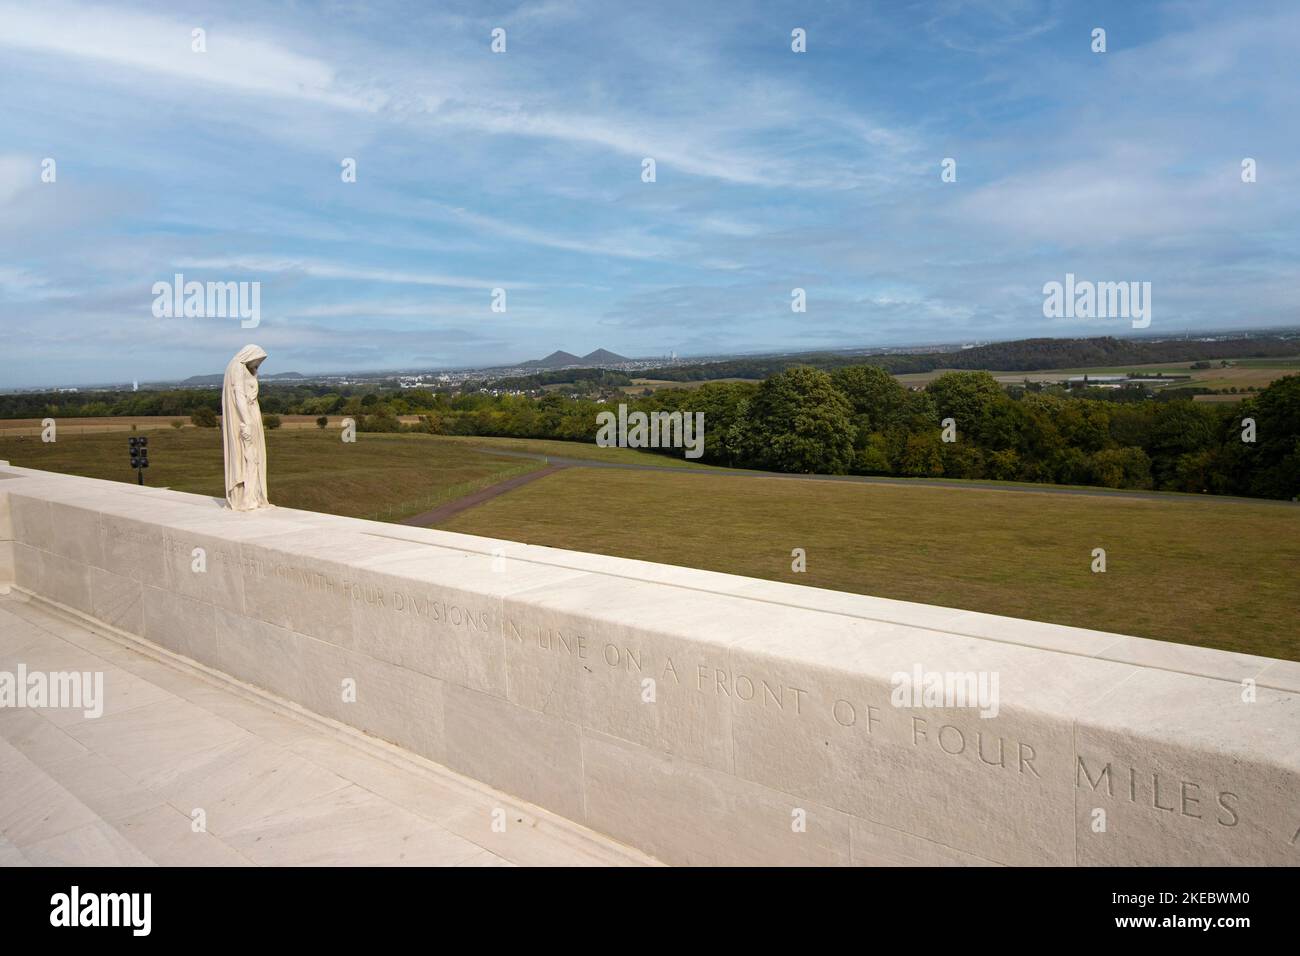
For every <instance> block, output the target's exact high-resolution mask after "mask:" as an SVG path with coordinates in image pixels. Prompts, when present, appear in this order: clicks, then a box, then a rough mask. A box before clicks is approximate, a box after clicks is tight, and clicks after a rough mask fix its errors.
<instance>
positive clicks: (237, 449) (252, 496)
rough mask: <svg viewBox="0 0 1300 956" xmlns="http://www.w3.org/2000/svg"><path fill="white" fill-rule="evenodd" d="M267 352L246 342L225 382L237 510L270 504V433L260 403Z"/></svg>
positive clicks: (226, 435) (225, 436)
mask: <svg viewBox="0 0 1300 956" xmlns="http://www.w3.org/2000/svg"><path fill="white" fill-rule="evenodd" d="M265 359H266V352H265V351H263V350H262V349H261V348H259V347H258V346H256V345H245V346H244V347H243V348H242V349H240V350H239V351H238V352H237V353H236V354H235V357H234V358H233V359H231V360H230V364H229V365H227V366H226V377H225V379H224V381H223V382H222V383H221V445H222V448H223V449H224V451H225V453H226V501H228V502H230V507H231V508H232V509H233V510H235V511H254V510H256V509H258V508H269V507H270V505H271V503H270V501H268V500H267V497H266V435H265V433H264V432H263V431H262V410H261V409H260V408H258V405H257V367H258V366H259V365H261V364H262V362H263V361H264V360H265Z"/></svg>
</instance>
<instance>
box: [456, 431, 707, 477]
mask: <svg viewBox="0 0 1300 956" xmlns="http://www.w3.org/2000/svg"><path fill="white" fill-rule="evenodd" d="M432 437H433V439H434V440H435V441H439V442H452V443H459V444H462V445H468V446H472V447H483V448H501V449H505V450H507V451H525V452H528V453H529V454H533V455H552V456H554V457H556V458H582V459H584V460H587V461H608V462H616V463H622V464H625V465H664V466H667V467H669V468H702V469H706V470H711V471H719V470H721V471H727V470H728V469H725V468H722V469H719V468H718V467H717V466H716V465H705V464H701V463H700V462H698V461H695V460H693V459H690V458H684V457H682V452H681V451H680V450H679V451H677V452H676V453H675V454H672V455H668V454H658V453H655V452H649V451H641V450H639V449H636V448H602V447H600V446H599V445H597V444H595V443H594V442H579V441H557V440H553V439H549V438H479V437H476V436H468V435H434V436H432Z"/></svg>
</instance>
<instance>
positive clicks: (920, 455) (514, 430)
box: [0, 365, 1300, 499]
mask: <svg viewBox="0 0 1300 956" xmlns="http://www.w3.org/2000/svg"><path fill="white" fill-rule="evenodd" d="M1122 391H1126V390H1113V391H1109V392H1105V393H1101V392H1096V393H1094V394H1095V395H1097V396H1098V397H1092V396H1091V395H1089V394H1088V393H1086V392H1085V393H1084V394H1083V395H1079V394H1078V393H1075V392H1069V391H1066V390H1064V389H1060V388H1053V389H1041V390H1034V389H1027V388H1012V389H1009V390H1008V389H1005V388H1003V387H1002V386H1001V385H1000V384H999V383H998V382H997V380H996V379H994V378H993V376H992V375H990V374H989V373H988V372H982V371H959V372H950V373H947V374H945V375H941V376H939V377H938V378H936V379H935V380H934V381H933V382H931V383H930V385H929V386H928V387H927V388H926V389H925V390H924V391H919V390H911V389H907V388H904V387H903V386H902V385H900V384H899V383H898V382H897V381H896V380H895V379H894V378H893V377H891V376H890V375H889V374H888V373H887V372H886V371H884V370H883V369H881V368H880V367H878V366H875V365H853V366H847V367H842V368H837V369H835V370H834V371H833V372H826V371H823V370H821V369H815V368H811V367H808V366H798V367H795V368H790V369H786V370H785V371H782V372H779V373H777V374H775V375H772V376H770V377H768V378H766V379H765V380H763V381H762V382H757V383H754V382H708V383H706V384H703V385H700V386H698V387H697V388H694V389H690V390H687V389H667V390H660V391H658V392H655V393H654V394H652V395H647V396H641V397H637V398H631V397H629V399H628V400H627V405H628V407H629V410H640V411H645V412H652V411H668V412H672V411H682V412H703V413H704V421H705V433H704V434H705V441H704V456H703V460H704V461H706V462H709V463H713V464H718V465H727V466H732V467H740V468H755V469H762V470H769V471H782V472H796V473H818V474H830V475H838V474H861V475H900V476H918V477H920V476H923V477H944V478H968V479H999V480H1014V481H1027V482H1049V483H1057V484H1071V485H1098V486H1104V487H1109V488H1151V489H1159V490H1169V491H1184V492H1195V493H1211V494H1236V495H1249V496H1255V497H1264V498H1285V499H1292V498H1297V497H1300V375H1290V376H1287V377H1285V378H1281V379H1278V380H1276V381H1274V382H1273V383H1272V384H1271V385H1269V386H1268V387H1267V388H1264V389H1263V390H1261V391H1260V392H1258V393H1257V394H1255V395H1252V396H1250V397H1249V398H1246V399H1245V400H1243V401H1241V402H1239V403H1198V402H1193V401H1190V400H1186V399H1173V400H1168V399H1166V398H1165V397H1164V396H1162V400H1160V401H1152V400H1149V399H1148V400H1134V401H1116V400H1114V398H1115V397H1116V395H1117V392H1122ZM1132 391H1133V392H1134V395H1135V396H1137V395H1138V394H1139V393H1142V394H1144V393H1145V390H1142V389H1140V388H1139V389H1134V390H1132ZM1102 395H1104V396H1105V397H1104V398H1102V397H1100V396H1102ZM110 398H111V399H112V400H111V401H110ZM260 401H261V406H262V410H263V413H264V414H266V415H279V414H299V415H313V416H324V415H348V416H352V417H354V418H355V419H356V421H357V427H358V429H359V430H361V431H373V432H396V431H408V430H413V431H423V432H429V433H434V434H451V435H483V436H513V437H520V438H551V439H564V440H570V441H582V442H593V441H594V440H595V435H596V431H597V423H596V415H597V413H598V412H601V411H605V410H608V409H609V408H610V404H609V403H606V402H601V401H597V400H594V399H591V398H583V397H580V398H576V399H574V398H569V397H567V396H564V395H560V394H550V395H546V396H544V397H542V398H533V397H530V396H527V395H494V394H491V393H490V392H485V391H469V392H466V393H463V394H459V395H454V394H451V393H449V392H434V391H429V390H425V389H407V390H398V389H390V390H387V391H384V392H377V391H373V390H372V391H365V392H362V391H346V390H345V391H326V390H325V389H324V388H320V387H312V386H280V385H267V386H265V387H264V389H263V393H262V395H261V396H260ZM219 408H220V392H219V390H217V389H205V390H199V389H189V390H177V391H173V392H150V393H129V394H127V395H120V394H117V395H112V394H111V393H110V394H107V395H104V396H96V395H80V396H78V395H71V394H66V393H58V394H47V395H45V396H36V395H17V396H14V395H10V396H0V415H2V416H4V417H44V416H45V415H50V416H54V417H58V416H60V415H62V416H68V417H72V416H86V415H94V414H117V415H151V414H152V415H187V414H189V415H193V416H194V417H195V421H196V422H198V421H199V419H200V418H201V419H202V422H201V424H215V423H216V416H215V414H214V412H215V410H219ZM92 409H94V410H92ZM411 415H416V416H419V423H418V424H409V423H403V422H402V421H401V420H400V417H401V416H411ZM948 420H951V422H950V423H949V422H948ZM945 423H948V425H949V427H948V428H947V433H948V434H947V437H949V438H952V439H954V440H951V441H945V440H944V438H945ZM1249 439H1253V440H1249ZM665 453H674V454H680V452H665Z"/></svg>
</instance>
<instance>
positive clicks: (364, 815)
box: [0, 594, 654, 866]
mask: <svg viewBox="0 0 1300 956" xmlns="http://www.w3.org/2000/svg"><path fill="white" fill-rule="evenodd" d="M20 662H21V663H23V664H25V665H26V667H27V670H28V671H29V672H31V671H37V670H40V671H46V672H48V671H69V670H76V671H102V672H103V673H104V697H105V701H106V702H105V705H104V713H103V716H101V717H99V718H92V719H87V718H86V717H85V716H84V713H83V711H81V710H62V709H39V710H37V709H29V708H21V707H4V708H0V866H28V865H38V866H40V865H79V866H137V865H138V866H152V865H161V866H189V865H198V866H283V865H290V866H292V865H403V866H514V865H523V866H528V865H534V866H537V865H540V866H570V865H577V866H582V865H594V866H602V865H638V864H646V863H653V862H654V861H652V860H651V859H650V858H648V857H646V856H644V855H642V854H640V853H638V852H637V851H635V850H632V849H629V848H628V847H625V846H623V845H621V844H618V843H615V842H613V841H611V840H609V839H607V838H605V837H602V836H600V835H599V834H596V833H593V832H592V831H589V830H586V829H584V828H582V827H580V826H578V825H576V824H574V823H571V822H569V821H566V820H563V819H561V818H559V817H557V816H555V815H553V814H549V813H547V812H546V811H543V810H540V809H539V808H537V807H533V806H531V805H528V804H523V803H520V802H519V801H517V800H513V799H511V798H509V797H507V796H505V795H503V794H500V793H498V792H496V791H494V790H491V789H490V788H488V787H485V786H483V785H482V784H479V783H477V782H476V781H473V780H470V779H467V778H465V777H462V776H460V775H458V774H455V773H452V772H451V771H450V770H447V769H446V768H443V767H439V766H438V765H436V764H432V763H429V762H428V761H424V760H421V759H420V758H417V757H411V756H407V755H405V754H404V752H400V751H397V750H396V748H392V747H390V746H388V745H386V744H383V743H379V742H370V741H367V740H360V739H357V738H356V737H354V736H352V735H351V734H350V733H348V732H347V731H343V730H337V731H336V730H334V729H333V728H331V727H329V726H325V725H322V724H319V723H317V722H316V721H314V720H311V719H304V718H303V717H301V716H299V715H297V714H295V713H294V712H293V711H292V709H291V708H289V707H287V706H286V707H284V708H279V707H276V706H274V705H273V704H270V703H268V702H266V701H264V700H262V699H258V698H256V697H255V696H253V695H246V694H245V692H243V691H242V690H241V689H240V688H239V687H238V686H236V685H232V684H227V683H222V682H218V681H216V680H213V679H210V678H209V677H207V676H206V675H203V674H201V673H198V672H194V671H190V670H187V669H186V668H184V667H183V666H179V665H177V664H175V663H173V662H170V661H166V662H165V661H161V660H157V659H154V658H153V657H151V656H148V655H146V654H144V653H141V652H140V651H137V650H135V649H133V648H131V647H128V646H126V645H124V644H122V643H119V642H118V641H116V640H112V639H109V638H107V637H104V636H102V635H99V634H96V633H94V632H93V631H92V630H90V629H88V628H87V627H85V626H84V625H83V624H81V623H78V622H75V621H72V620H70V619H69V618H66V617H64V616H63V615H62V614H59V613H56V612H53V611H50V610H47V609H45V608H44V607H42V606H40V605H38V604H36V603H34V602H29V601H27V600H25V599H24V598H22V597H20V596H19V595H17V594H10V595H4V596H0V671H10V672H14V671H15V670H16V668H17V666H18V664H19V663H20ZM196 808H199V809H202V810H203V811H204V812H205V814H206V832H197V833H196V832H194V829H193V827H192V825H191V814H192V812H193V811H194V810H195V809H196ZM498 810H499V811H504V814H501V813H498V814H497V815H496V817H497V819H498V820H500V819H501V818H502V817H504V820H505V829H504V832H498V831H499V826H498V829H497V830H494V829H493V820H494V811H498Z"/></svg>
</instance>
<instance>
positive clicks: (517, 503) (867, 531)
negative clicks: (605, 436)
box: [442, 469, 1300, 660]
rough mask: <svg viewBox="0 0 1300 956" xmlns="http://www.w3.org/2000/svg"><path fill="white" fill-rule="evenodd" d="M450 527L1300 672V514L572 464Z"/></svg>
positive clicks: (1175, 501) (1240, 506) (1249, 506)
mask: <svg viewBox="0 0 1300 956" xmlns="http://www.w3.org/2000/svg"><path fill="white" fill-rule="evenodd" d="M442 527H444V528H446V529H447V530H450V531H462V532H466V533H470V534H481V535H488V536H491V537H500V538H509V539H513V540H518V541H526V542H529V543H532V544H542V545H548V546H551V547H557V548H572V549H575V550H579V551H594V552H600V553H603V554H612V555H620V556H623V557H629V558H640V559H643V560H647V561H659V562H665V563H668V564H677V565H685V566H689V567H696V568H706V569H709V570H715V571H726V572H731V573H734V574H744V575H749V576H752V577H758V578H767V579H770V580H776V581H787V582H791V583H795V584H806V585H811V586H813V587H822V588H832V589H835V590H840V591H855V592H858V593H861V594H871V595H875V596H878V597H888V598H898V599H901V600H907V601H918V602H922V603H925V604H938V605H944V606H949V607H959V608H966V609H969V610H975V611H985V612H989V613H993V614H1005V615H1010V616H1012V617H1022V618H1028V619H1031V620H1039V621H1051V622H1054V623H1059V624H1071V625H1076V626H1079V627H1088V628H1096V629H1099V630H1105V631H1116V632H1119V633H1125V634H1136V635H1139V636H1142V637H1150V638H1156V639H1160V640H1169V641H1178V642H1181V643H1185V644H1198V645H1204V646H1208V647H1218V648H1222V649H1224V650H1232V651H1241V652H1245V653H1251V654H1263V655H1266V656H1270V657H1281V658H1287V659H1290V660H1300V608H1298V607H1297V605H1298V603H1300V509H1297V508H1288V507H1282V506H1278V505H1273V504H1262V503H1261V504H1253V503H1241V502H1232V503H1225V502H1215V501H1202V500H1188V499H1187V498H1185V497H1182V496H1179V497H1178V498H1171V499H1168V500H1158V499H1152V500H1143V499H1134V498H1123V497H1121V496H1106V497H1074V496H1064V495H1045V494H1036V493H1034V492H1032V491H1026V492H1023V493H1021V492H1008V491H979V490H971V489H961V488H934V487H910V488H909V487H900V486H897V485H864V484H844V483H838V482H797V481H789V480H782V479H769V478H738V477H715V476H712V475H685V474H683V475H674V474H668V473H662V472H659V473H654V472H629V471H609V470H595V469H592V470H585V469H571V470H568V471H564V472H560V473H558V474H554V475H550V476H548V477H546V478H543V479H541V480H540V481H536V482H533V483H532V484H529V485H527V486H525V487H522V488H519V489H517V490H516V491H513V492H511V493H510V494H509V495H505V496H503V497H501V498H497V499H494V500H492V501H489V502H486V503H485V504H483V505H481V506H480V507H478V508H475V509H472V510H470V511H467V512H464V513H462V514H460V515H457V516H455V517H454V518H452V519H451V520H450V521H448V522H447V523H446V524H445V525H443V526H442ZM1098 547H1100V548H1105V549H1106V555H1107V571H1106V573H1105V574H1093V573H1092V571H1091V570H1090V564H1091V561H1092V557H1091V552H1092V549H1093V548H1098ZM793 548H803V549H805V551H806V552H807V557H808V570H807V572H806V573H802V574H796V573H794V572H792V571H791V570H790V562H791V557H790V552H791V550H792V549H793Z"/></svg>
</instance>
